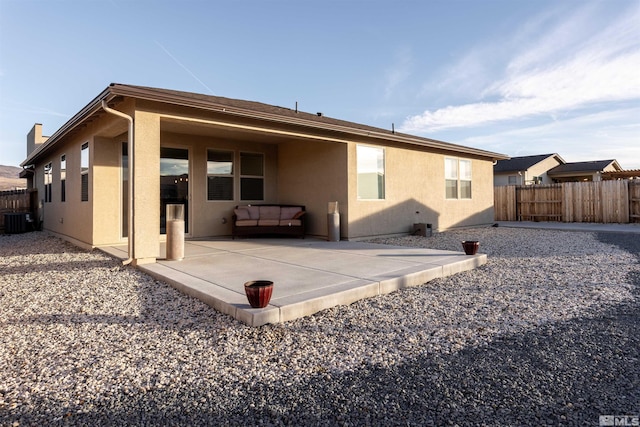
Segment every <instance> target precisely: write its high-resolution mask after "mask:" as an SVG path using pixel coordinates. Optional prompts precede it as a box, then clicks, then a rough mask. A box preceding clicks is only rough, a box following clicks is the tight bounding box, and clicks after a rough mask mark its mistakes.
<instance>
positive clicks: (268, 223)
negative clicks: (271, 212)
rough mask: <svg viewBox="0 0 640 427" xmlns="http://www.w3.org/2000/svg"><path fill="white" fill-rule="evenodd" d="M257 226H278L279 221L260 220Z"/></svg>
mask: <svg viewBox="0 0 640 427" xmlns="http://www.w3.org/2000/svg"><path fill="white" fill-rule="evenodd" d="M258 225H280V220H279V219H262V218H260V219H259V220H258Z"/></svg>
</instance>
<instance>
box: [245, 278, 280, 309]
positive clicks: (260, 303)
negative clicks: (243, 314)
mask: <svg viewBox="0 0 640 427" xmlns="http://www.w3.org/2000/svg"><path fill="white" fill-rule="evenodd" d="M244 292H245V293H246V294H247V299H248V300H249V304H251V307H253V308H264V307H266V306H267V305H269V301H270V300H271V294H272V293H273V282H270V281H269V280H253V281H251V282H247V283H245V284H244Z"/></svg>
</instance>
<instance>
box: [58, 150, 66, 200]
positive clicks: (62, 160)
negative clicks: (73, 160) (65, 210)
mask: <svg viewBox="0 0 640 427" xmlns="http://www.w3.org/2000/svg"><path fill="white" fill-rule="evenodd" d="M66 201H67V155H66V154H63V155H61V156H60V202H62V203H64V202H66Z"/></svg>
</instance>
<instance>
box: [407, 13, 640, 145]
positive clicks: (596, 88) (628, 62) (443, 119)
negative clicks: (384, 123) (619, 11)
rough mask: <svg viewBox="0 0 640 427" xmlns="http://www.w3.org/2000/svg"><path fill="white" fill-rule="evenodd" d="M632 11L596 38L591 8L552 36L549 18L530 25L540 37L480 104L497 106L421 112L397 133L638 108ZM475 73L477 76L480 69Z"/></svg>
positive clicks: (637, 35) (637, 44) (639, 39)
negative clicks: (612, 105)
mask: <svg viewBox="0 0 640 427" xmlns="http://www.w3.org/2000/svg"><path fill="white" fill-rule="evenodd" d="M636 9H637V8H634V9H633V10H632V11H631V13H627V14H625V15H624V16H622V17H621V18H619V19H618V20H616V21H613V22H611V23H610V25H608V26H605V27H604V28H602V29H601V30H600V31H596V30H594V23H593V21H594V20H597V13H598V11H597V10H595V9H592V8H585V9H583V10H582V11H579V12H577V14H576V15H574V16H573V17H572V18H571V19H568V20H564V21H563V22H562V23H559V24H557V25H556V26H555V27H553V28H546V27H547V26H548V25H547V22H548V19H547V16H545V17H544V19H543V18H540V17H538V18H535V19H534V21H535V22H536V25H537V27H538V31H541V32H542V33H543V34H544V35H542V36H540V37H539V39H538V40H535V41H533V42H531V43H529V44H528V45H526V46H521V49H523V53H521V54H518V55H515V56H514V57H513V58H512V59H511V60H510V61H509V62H508V63H507V64H506V65H505V67H504V69H503V71H502V73H503V75H504V77H503V78H501V79H499V80H498V81H496V82H495V83H493V84H491V85H489V86H487V87H486V88H485V90H484V91H483V92H482V96H484V97H487V98H490V99H496V100H495V101H485V102H472V103H467V104H463V105H450V106H446V107H443V108H440V109H437V110H434V111H425V112H424V113H422V114H419V115H415V116H411V117H409V118H407V119H406V120H405V122H404V123H403V125H402V126H401V130H402V131H403V132H414V133H423V132H434V131H438V130H442V129H448V128H456V127H473V126H480V125H484V124H488V123H494V122H499V121H508V120H514V119H520V118H526V117H531V116H537V115H545V114H548V115H555V114H559V113H563V112H564V111H568V110H574V109H581V108H586V107H589V106H591V105H594V104H598V103H603V102H611V101H624V100H639V99H640V72H639V70H640V29H639V27H638V26H637V22H638V20H640V13H639V12H638V10H636ZM543 24H544V25H543ZM600 25H602V24H600ZM525 27H526V31H525V30H522V31H521V33H520V34H517V35H516V36H514V39H515V40H523V38H524V36H525V34H530V33H532V31H533V27H535V25H533V24H530V25H525ZM543 27H544V28H543ZM543 29H544V31H543ZM468 58H471V59H473V60H470V61H471V63H472V64H473V63H475V61H477V55H475V54H469V57H468ZM474 67H475V68H482V64H476V65H474Z"/></svg>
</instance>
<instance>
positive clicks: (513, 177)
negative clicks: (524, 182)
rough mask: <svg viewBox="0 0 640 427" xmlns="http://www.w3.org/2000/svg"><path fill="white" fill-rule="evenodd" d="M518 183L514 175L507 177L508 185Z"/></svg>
mask: <svg viewBox="0 0 640 427" xmlns="http://www.w3.org/2000/svg"><path fill="white" fill-rule="evenodd" d="M517 183H518V177H517V176H515V175H509V185H516V184H517Z"/></svg>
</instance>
